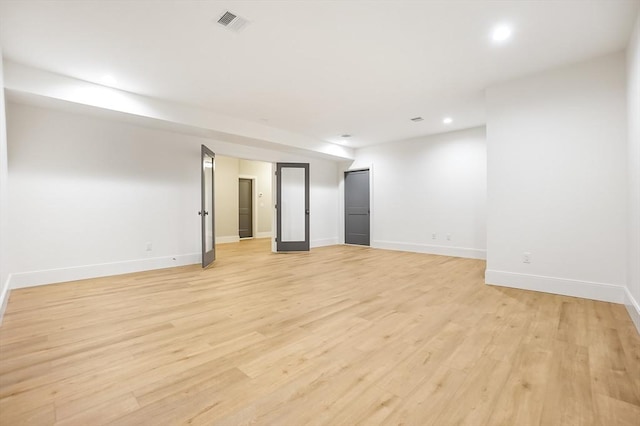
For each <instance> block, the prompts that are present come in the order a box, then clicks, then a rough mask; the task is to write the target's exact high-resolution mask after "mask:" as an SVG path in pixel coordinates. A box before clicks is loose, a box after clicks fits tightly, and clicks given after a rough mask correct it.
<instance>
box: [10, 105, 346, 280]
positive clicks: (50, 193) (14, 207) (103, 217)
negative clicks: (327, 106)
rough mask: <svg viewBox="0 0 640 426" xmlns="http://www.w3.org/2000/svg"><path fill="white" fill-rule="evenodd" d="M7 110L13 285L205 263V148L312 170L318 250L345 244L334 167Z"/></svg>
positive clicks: (39, 111) (52, 113)
mask: <svg viewBox="0 0 640 426" xmlns="http://www.w3.org/2000/svg"><path fill="white" fill-rule="evenodd" d="M7 105H8V145H9V176H10V179H11V205H10V207H11V208H10V221H11V238H10V241H11V247H12V250H11V257H10V265H11V272H12V273H13V274H12V277H11V283H12V287H20V286H27V285H36V284H41V283H50V282H59V281H66V280H71V279H79V278H85V277H90V276H100V275H109V274H115V273H122V272H130V271H136V270H145V269H153V268H158V267H167V266H173V265H178V264H187V263H197V262H198V261H199V251H200V226H199V225H200V222H199V216H198V215H197V211H198V210H199V204H200V167H199V163H200V145H201V144H205V145H207V146H208V147H209V148H211V149H212V150H213V151H214V152H216V154H218V155H223V156H231V157H237V158H247V159H252V160H264V161H269V162H276V161H300V162H309V163H311V165H310V170H311V171H310V178H311V191H310V195H311V205H312V208H313V210H312V215H311V240H312V241H311V243H312V246H319V245H323V244H336V243H337V241H338V235H337V233H338V231H337V229H338V217H337V210H338V207H337V199H338V183H337V164H336V163H334V162H331V161H325V160H319V159H310V158H306V157H301V156H298V155H294V154H288V153H285V152H278V151H272V150H266V149H259V148H253V147H249V146H244V145H237V144H233V143H227V142H221V141H216V140H211V139H205V138H200V137H195V136H186V135H181V134H178V133H173V132H168V131H163V130H156V129H149V128H145V127H139V126H136V125H132V124H126V123H120V122H114V121H109V120H105V119H101V118H94V117H89V116H85V115H79V114H72V113H68V112H62V111H57V110H52V109H45V108H40V107H34V106H25V105H19V104H15V103H8V104H7ZM235 197H236V198H237V191H236V193H235ZM147 242H151V243H152V247H153V251H152V252H147V251H145V249H146V243H147ZM174 259H175V260H174Z"/></svg>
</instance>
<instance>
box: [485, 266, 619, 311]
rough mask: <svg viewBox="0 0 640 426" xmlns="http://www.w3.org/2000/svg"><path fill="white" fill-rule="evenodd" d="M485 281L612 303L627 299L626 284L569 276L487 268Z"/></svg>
mask: <svg viewBox="0 0 640 426" xmlns="http://www.w3.org/2000/svg"><path fill="white" fill-rule="evenodd" d="M485 283H486V284H489V285H498V286H502V287H512V288H520V289H523V290H533V291H541V292H544V293H552V294H560V295H563V296H572V297H581V298H583V299H592V300H600V301H603V302H611V303H624V300H625V287H624V286H621V285H616V284H605V283H596V282H590V281H580V280H572V279H567V278H555V277H545V276H541V275H530V274H519V273H515V272H504V271H494V270H490V269H487V270H486V271H485Z"/></svg>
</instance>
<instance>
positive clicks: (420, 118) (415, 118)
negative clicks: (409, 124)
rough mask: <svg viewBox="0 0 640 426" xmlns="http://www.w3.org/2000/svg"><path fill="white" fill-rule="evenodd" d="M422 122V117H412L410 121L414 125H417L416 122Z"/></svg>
mask: <svg viewBox="0 0 640 426" xmlns="http://www.w3.org/2000/svg"><path fill="white" fill-rule="evenodd" d="M422 120H424V118H422V117H413V118H412V119H411V121H413V122H414V123H417V122H418V121H422Z"/></svg>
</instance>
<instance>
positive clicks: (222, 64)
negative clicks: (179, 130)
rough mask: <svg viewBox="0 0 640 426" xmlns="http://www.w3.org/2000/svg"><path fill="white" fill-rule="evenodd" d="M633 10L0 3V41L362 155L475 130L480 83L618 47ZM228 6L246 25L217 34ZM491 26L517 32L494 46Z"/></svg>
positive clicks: (90, 73) (18, 52)
mask: <svg viewBox="0 0 640 426" xmlns="http://www.w3.org/2000/svg"><path fill="white" fill-rule="evenodd" d="M639 4H640V1H631V0H629V1H627V0H620V1H618V0H600V1H598V0H595V1H587V0H585V1H579V0H572V1H564V0H541V1H481V0H475V1H472V0H468V1H454V0H450V1H400V0H398V1H305V0H299V1H208V2H207V1H136V0H130V1H74V2H70V1H67V2H64V1H24V0H23V1H1V2H0V43H1V45H2V49H3V55H4V57H5V59H8V60H11V61H15V62H18V63H22V64H26V65H30V66H33V67H37V68H42V69H44V70H48V71H53V72H56V73H59V74H63V75H67V76H71V77H75V78H78V79H82V80H87V81H92V82H97V83H100V82H101V79H102V78H103V76H104V75H105V74H109V75H112V76H113V77H114V78H115V79H116V81H117V83H116V84H115V85H114V87H117V88H120V89H123V90H127V91H131V92H134V93H138V94H143V95H147V96H152V97H156V98H160V99H164V100H170V101H175V102H178V103H182V104H188V105H192V106H199V107H203V108H207V109H210V110H213V111H215V112H218V113H224V114H226V115H230V116H235V117H237V118H241V119H245V120H250V121H256V122H261V123H265V124H268V125H270V126H274V127H278V128H282V129H285V130H289V131H293V132H297V133H300V134H304V135H306V136H310V137H313V138H317V139H322V140H326V141H332V142H339V141H341V139H340V135H341V134H343V133H350V134H352V135H353V137H352V138H351V139H350V140H349V141H348V142H347V144H348V145H349V146H353V147H359V146H365V145H369V144H373V143H381V142H388V141H393V140H399V139H405V138H410V137H416V136H420V135H425V134H432V133H439V132H443V131H449V130H453V129H459V128H467V127H471V126H476V125H480V124H483V123H484V120H485V117H484V100H483V93H484V89H485V88H486V87H487V86H489V85H491V84H493V83H495V82H498V81H502V80H506V79H511V78H515V77H518V76H522V75H525V74H529V73H533V72H537V71H540V70H543V69H547V68H552V67H557V66H561V65H563V64H569V63H572V62H577V61H580V60H583V59H587V58H591V57H595V56H599V55H603V54H606V53H610V52H615V51H619V50H621V49H623V48H624V47H625V46H626V44H627V41H628V38H629V36H630V33H631V28H632V26H633V23H634V21H635V19H636V17H637V16H638V6H639ZM225 10H230V11H232V12H233V13H235V14H237V15H239V16H242V17H244V18H246V19H247V20H249V21H250V23H249V25H247V26H246V27H245V28H244V29H243V30H242V31H241V32H239V33H235V32H231V31H229V30H228V29H226V28H223V27H221V26H220V25H218V24H217V23H216V21H217V19H218V17H219V16H220V15H221V14H222V13H223V12H224V11H225ZM499 23H507V24H509V25H511V26H512V28H513V31H514V33H513V37H512V39H511V40H509V41H508V42H507V43H504V44H502V45H495V44H493V43H492V42H491V40H490V37H489V34H490V31H491V29H492V27H493V26H495V25H496V24H499ZM415 116H422V117H424V121H422V122H419V123H413V122H411V121H410V120H409V119H410V118H412V117H415ZM444 116H451V117H453V119H454V122H453V123H452V124H451V125H449V126H445V125H443V123H442V118H443V117H444Z"/></svg>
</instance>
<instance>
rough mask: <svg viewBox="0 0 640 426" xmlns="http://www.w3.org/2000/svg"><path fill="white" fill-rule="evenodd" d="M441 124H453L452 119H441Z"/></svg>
mask: <svg viewBox="0 0 640 426" xmlns="http://www.w3.org/2000/svg"><path fill="white" fill-rule="evenodd" d="M442 122H443V123H444V124H451V123H453V118H451V117H445V118H443V119H442Z"/></svg>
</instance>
